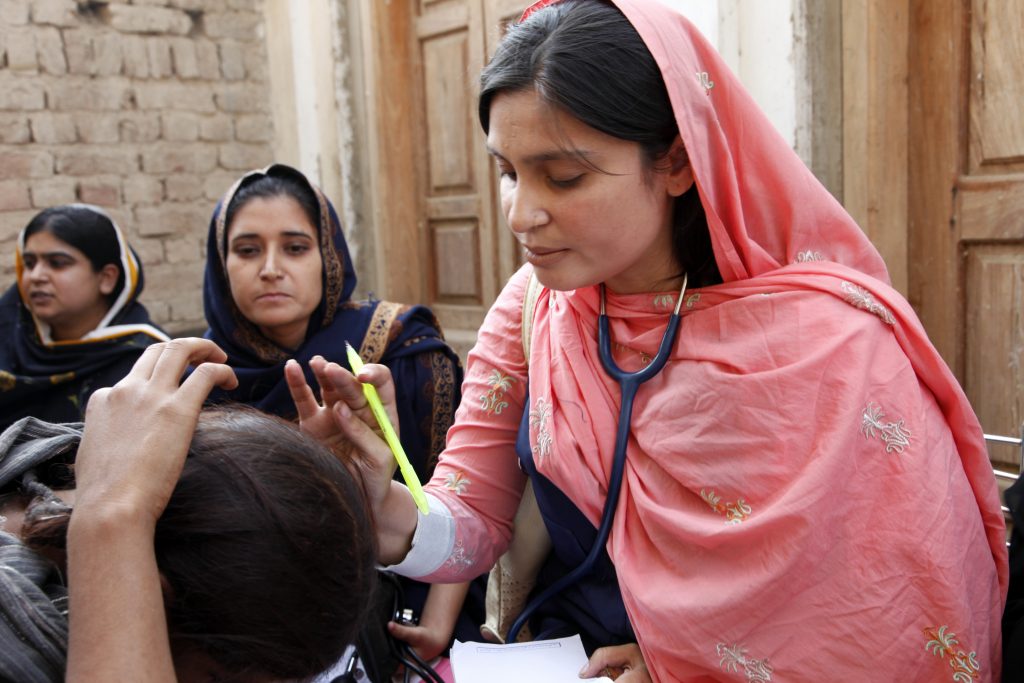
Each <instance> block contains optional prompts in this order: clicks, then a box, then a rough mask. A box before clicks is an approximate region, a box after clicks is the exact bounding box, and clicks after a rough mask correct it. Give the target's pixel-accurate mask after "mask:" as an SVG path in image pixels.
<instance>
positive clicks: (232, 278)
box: [227, 195, 323, 349]
mask: <svg viewBox="0 0 1024 683" xmlns="http://www.w3.org/2000/svg"><path fill="white" fill-rule="evenodd" d="M227 241H228V245H227V246H228V249H227V251H228V256H227V275H228V284H229V286H230V287H231V297H232V298H233V299H234V301H235V305H236V306H238V310H240V311H241V312H242V315H244V316H245V317H246V318H247V319H248V320H249V321H251V322H252V323H253V324H254V325H256V326H257V327H258V328H259V329H260V331H261V332H262V333H263V334H264V335H266V337H267V338H268V339H270V340H271V341H273V342H274V343H276V344H278V345H279V346H281V347H283V348H286V349H295V348H298V347H299V345H300V344H301V343H302V341H303V339H304V338H305V336H306V328H307V326H308V325H309V317H310V316H311V315H312V314H313V311H314V310H316V307H317V305H319V303H320V298H321V296H322V293H323V285H322V284H321V272H322V271H323V263H322V261H321V259H320V250H319V249H318V247H317V230H316V227H315V226H314V225H313V224H312V223H310V221H309V218H308V217H307V216H306V213H305V212H304V211H303V210H302V207H301V206H300V205H299V203H298V202H297V201H295V200H294V199H293V198H291V197H290V196H287V195H281V196H277V197H267V198H264V197H256V198H253V199H250V200H249V201H248V202H246V203H245V204H244V205H243V206H242V208H240V209H238V210H237V211H236V212H235V215H234V218H233V219H232V221H231V225H230V226H229V227H228V235H227Z"/></svg>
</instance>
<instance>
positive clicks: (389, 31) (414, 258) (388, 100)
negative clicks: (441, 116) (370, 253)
mask: <svg viewBox="0 0 1024 683" xmlns="http://www.w3.org/2000/svg"><path fill="white" fill-rule="evenodd" d="M368 5H369V8H368V14H367V17H366V19H365V21H364V24H363V26H364V35H367V36H372V37H373V40H372V41H371V45H370V47H369V48H368V50H367V53H368V59H367V62H368V65H369V69H370V71H369V77H368V79H367V80H368V81H371V82H372V83H373V89H372V98H371V102H370V104H369V105H368V128H369V131H368V132H369V136H368V138H369V140H370V144H369V148H370V150H369V171H368V176H369V178H370V179H371V180H372V183H373V184H372V187H371V192H372V195H373V202H372V206H373V225H374V229H375V231H376V237H377V248H376V249H375V253H374V262H375V264H376V271H377V273H378V283H379V286H380V291H378V292H377V294H378V295H379V296H382V297H387V298H389V299H392V300H395V301H405V302H421V301H425V300H426V297H425V296H424V294H425V292H426V274H425V272H424V264H425V263H426V261H427V258H428V256H427V250H426V246H425V241H426V240H425V239H424V237H423V234H424V232H425V230H426V227H425V225H423V223H422V221H421V218H420V215H421V206H422V201H421V200H420V199H419V198H420V197H421V196H422V191H421V190H420V189H419V188H420V187H421V183H422V177H423V173H422V172H421V170H420V168H419V165H418V164H419V162H418V160H417V157H416V153H417V149H418V145H419V144H420V142H419V141H420V140H422V139H423V135H422V133H421V123H420V121H419V119H418V117H417V116H416V115H415V112H416V111H417V108H416V107H414V106H412V103H413V102H416V101H418V99H419V93H420V91H419V89H418V83H419V77H418V73H419V63H418V53H417V52H416V50H414V46H415V43H414V41H413V17H412V16H410V14H411V10H412V6H411V3H409V2H386V3H385V2H373V3H368Z"/></svg>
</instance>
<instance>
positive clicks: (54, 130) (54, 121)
mask: <svg viewBox="0 0 1024 683" xmlns="http://www.w3.org/2000/svg"><path fill="white" fill-rule="evenodd" d="M29 122H30V127H31V129H32V140H33V141H35V142H38V143H40V144H43V145H63V144H67V143H69V142H75V141H76V140H78V134H77V133H76V131H75V120H74V116H73V115H71V114H54V113H51V112H41V113H39V114H33V115H32V116H31V118H30V119H29Z"/></svg>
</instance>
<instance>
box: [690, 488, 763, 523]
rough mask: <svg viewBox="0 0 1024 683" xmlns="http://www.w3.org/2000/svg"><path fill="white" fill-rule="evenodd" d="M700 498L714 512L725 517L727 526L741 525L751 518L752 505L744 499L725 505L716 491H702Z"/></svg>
mask: <svg viewBox="0 0 1024 683" xmlns="http://www.w3.org/2000/svg"><path fill="white" fill-rule="evenodd" d="M700 497H701V498H703V499H704V502H705V503H707V504H708V505H710V506H711V509H712V510H714V511H715V512H717V513H718V514H720V515H725V523H726V524H739V523H740V522H742V521H743V520H745V519H746V518H747V517H749V516H750V513H751V509H750V505H748V504H747V502H746V501H745V500H743V499H742V498H738V499H737V500H736V502H735V503H723V502H722V497H721V496H719V495H718V494H717V493H715V491H714V489H701V490H700Z"/></svg>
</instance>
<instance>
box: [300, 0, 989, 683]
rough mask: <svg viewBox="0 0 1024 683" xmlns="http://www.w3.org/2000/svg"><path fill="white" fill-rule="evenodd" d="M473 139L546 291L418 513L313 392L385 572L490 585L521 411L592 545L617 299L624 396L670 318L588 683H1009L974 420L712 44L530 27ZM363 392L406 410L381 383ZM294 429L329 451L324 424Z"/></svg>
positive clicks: (496, 340) (512, 332)
mask: <svg viewBox="0 0 1024 683" xmlns="http://www.w3.org/2000/svg"><path fill="white" fill-rule="evenodd" d="M480 116H481V122H482V124H483V128H484V130H485V131H486V132H487V144H488V148H489V150H490V151H491V153H492V155H493V157H494V159H495V160H496V163H497V165H498V167H499V169H500V171H501V175H502V178H501V196H502V205H503V209H504V212H505V216H506V218H507V221H508V224H509V227H510V228H511V229H512V231H513V233H514V234H515V236H516V237H517V239H518V240H519V241H520V242H521V243H522V244H523V246H524V248H525V252H526V256H527V260H528V261H529V263H530V265H527V266H524V267H523V269H522V270H520V271H519V273H517V274H516V275H515V276H514V277H513V278H512V279H511V280H510V282H509V283H508V285H507V286H506V287H505V289H504V291H503V292H502V294H501V295H500V297H499V299H498V301H497V302H496V303H495V305H494V307H493V308H492V310H491V312H490V313H489V315H488V317H487V319H486V321H485V323H484V326H483V328H482V329H481V330H480V335H479V341H478V343H477V345H476V347H475V348H474V350H473V351H472V352H471V353H470V357H469V365H468V372H467V376H466V381H465V384H464V386H463V401H462V405H461V407H460V409H459V411H458V414H457V416H456V423H455V426H454V427H453V428H452V429H451V431H450V432H449V435H448V447H447V449H446V451H445V452H444V454H443V455H442V457H441V460H440V463H439V464H438V466H437V469H436V472H435V474H434V478H433V480H432V481H431V483H430V485H429V486H428V487H427V493H428V500H429V504H430V510H431V512H430V514H429V515H423V514H419V513H417V512H416V509H415V506H414V504H413V501H412V499H411V497H410V495H409V493H408V491H407V490H406V489H404V487H402V486H401V485H399V484H397V483H389V482H390V479H389V476H390V470H391V467H390V465H391V463H390V460H389V458H390V456H389V454H388V452H387V450H386V449H382V448H381V447H380V446H379V442H378V441H377V440H376V439H375V437H373V436H372V434H371V432H370V430H369V429H367V427H366V424H365V423H364V420H365V419H366V410H365V409H363V406H364V405H365V401H363V400H362V398H361V393H359V392H357V391H356V387H357V385H355V384H354V383H353V382H352V378H351V376H348V377H346V376H344V373H343V372H341V371H340V369H337V368H332V369H331V373H332V374H330V375H329V377H328V376H327V375H324V376H323V377H322V378H321V379H322V381H330V382H333V383H334V385H335V388H336V390H337V391H339V392H341V395H343V396H345V397H346V400H347V402H348V403H347V405H345V404H342V403H341V402H339V404H338V405H337V406H336V408H335V410H334V412H333V415H334V417H335V419H336V420H337V423H338V424H339V425H340V428H341V430H342V431H344V432H346V433H347V434H348V435H350V436H351V437H352V438H354V439H356V440H357V441H360V442H361V443H362V444H363V445H364V449H365V454H366V455H367V456H368V457H366V458H364V459H363V460H362V461H361V465H362V467H363V468H364V470H365V477H366V479H367V482H368V488H369V492H370V493H369V495H370V499H371V503H372V504H373V505H374V508H375V514H376V518H377V521H378V525H379V528H378V533H379V540H380V543H381V548H380V556H381V559H382V560H383V561H388V562H398V561H400V564H399V565H398V566H397V568H396V569H397V571H400V572H403V573H407V574H409V575H412V576H416V577H421V578H424V579H426V580H428V581H464V580H466V579H467V578H470V577H473V576H476V575H478V574H479V573H481V572H482V571H486V570H487V569H488V568H489V567H490V566H491V565H492V564H493V563H494V562H495V560H496V558H497V557H498V556H499V555H500V554H501V553H502V552H503V551H504V550H505V548H506V546H507V545H508V542H509V538H510V535H511V531H512V521H513V516H514V514H515V511H516V508H517V505H518V503H519V499H520V496H521V495H522V492H523V487H524V482H525V480H526V476H525V475H524V474H523V472H522V470H521V469H520V463H519V459H518V458H517V457H516V453H515V440H516V435H517V431H518V427H519V424H520V420H521V418H522V416H523V415H524V412H525V414H526V415H527V416H528V423H529V447H530V448H529V451H530V453H529V455H530V456H531V457H532V463H533V466H534V467H535V468H536V470H537V472H539V473H540V474H541V475H543V477H544V478H546V479H547V480H549V481H550V482H551V483H552V484H553V485H554V486H555V487H557V489H559V490H560V491H561V492H562V493H564V494H565V496H566V497H567V498H568V499H569V501H571V503H572V504H573V505H574V506H575V507H576V508H578V509H579V511H580V512H582V514H583V515H584V516H585V517H586V519H587V520H589V523H590V524H591V525H593V526H594V527H597V525H598V523H599V520H600V518H601V514H602V508H603V506H604V503H605V499H606V497H607V495H608V490H609V471H610V469H611V465H612V459H613V453H612V451H613V444H614V440H615V430H616V421H617V418H618V414H619V404H620V398H621V391H620V387H619V385H618V384H617V383H616V382H615V381H613V380H612V379H611V378H610V377H609V375H608V374H607V373H606V372H605V370H604V369H603V367H602V363H601V360H600V356H599V352H598V333H597V329H598V314H599V311H600V309H601V308H602V303H601V301H602V296H605V297H606V300H607V303H606V307H607V315H608V318H609V320H610V337H611V340H612V349H613V353H614V359H615V361H616V362H617V363H618V365H619V366H620V367H622V368H623V369H625V370H627V371H635V370H639V369H640V368H642V367H644V365H645V364H646V363H648V362H649V361H650V359H651V358H652V357H654V356H655V355H656V353H657V351H658V346H659V344H660V342H661V339H662V333H663V330H664V329H665V326H666V323H667V321H668V318H669V313H670V312H671V311H672V310H673V308H674V307H675V306H676V303H677V301H680V300H681V304H682V306H681V314H682V320H681V325H680V329H679V334H678V337H677V338H676V340H675V343H674V345H673V346H672V349H671V355H670V358H669V360H668V362H667V364H666V365H665V367H664V369H663V370H662V372H661V373H660V374H658V375H657V376H656V377H655V378H654V379H652V380H651V381H649V382H648V383H646V384H644V385H643V386H642V387H641V388H640V390H639V393H638V395H637V397H636V402H635V406H634V409H633V414H632V421H631V429H630V436H629V441H628V447H627V450H626V452H627V458H626V461H625V472H624V477H623V481H622V485H621V496H620V498H619V501H618V505H617V510H616V514H615V517H614V521H613V523H612V526H611V532H610V536H609V538H608V541H607V545H606V550H607V553H608V556H609V557H610V559H611V561H612V563H613V564H614V569H615V572H616V574H617V580H618V586H619V589H620V590H621V596H622V601H623V603H624V605H625V611H626V613H627V614H628V617H629V621H630V623H631V624H632V627H633V629H634V631H635V634H636V640H637V643H638V645H639V649H638V650H637V649H636V646H631V647H626V648H616V649H612V650H601V651H599V652H598V653H597V654H595V655H594V656H593V657H592V659H591V664H590V666H589V668H588V670H586V671H584V672H582V673H584V674H586V675H594V674H596V673H597V671H598V670H600V669H601V668H602V667H604V666H614V667H615V668H617V669H618V670H623V669H625V670H626V671H625V673H623V674H622V676H621V680H632V681H637V680H646V675H647V674H649V676H650V677H651V678H652V679H653V680H655V681H707V680H728V681H825V680H833V681H860V680H873V681H916V680H922V681H925V680H926V681H943V680H950V681H955V682H958V683H963V682H966V681H973V680H982V681H992V680H998V677H999V671H998V668H999V656H998V654H999V647H1000V634H999V620H1000V614H1001V612H1002V607H1003V602H1004V599H1005V594H1006V580H1007V578H1006V577H1007V568H1006V552H1005V546H1004V526H1003V521H1002V517H1001V514H1000V508H999V502H998V496H997V491H996V486H995V483H994V480H993V477H992V474H991V469H990V466H989V463H988V460H987V456H986V452H985V448H984V445H983V441H982V434H981V429H980V428H979V425H978V422H977V419H976V418H975V416H974V414H973V412H972V411H971V408H970V406H969V405H968V403H967V400H966V398H965V397H964V394H963V392H962V391H961V389H960V387H959V386H958V385H957V383H956V381H955V379H954V378H953V376H952V375H951V373H950V371H949V370H948V368H947V367H946V365H945V364H944V363H943V361H942V359H941V358H940V357H939V355H938V354H937V353H936V351H935V349H934V348H933V347H932V345H931V344H930V343H929V341H928V339H927V336H926V335H925V332H924V330H923V328H922V326H921V324H920V322H919V321H918V319H917V317H916V316H915V315H914V312H913V311H912V310H911V308H910V306H909V305H908V304H907V302H906V301H905V300H904V299H903V298H902V297H901V296H900V295H899V294H898V293H897V292H896V291H894V290H893V289H892V288H891V287H890V286H889V284H888V276H887V273H886V270H885V266H884V264H883V262H882V259H881V258H880V256H879V254H878V252H877V251H876V250H875V249H874V247H872V245H871V244H870V243H869V242H868V240H867V239H866V238H865V236H864V234H863V233H862V232H861V230H860V229H859V228H858V227H857V225H856V224H855V223H854V222H853V220H852V219H851V218H850V217H849V216H848V215H847V213H846V212H845V211H844V210H843V208H842V207H841V206H840V205H839V204H838V203H837V202H836V201H835V200H834V199H833V198H832V197H831V196H830V195H829V194H828V192H827V191H826V190H825V189H824V188H823V187H822V186H821V185H820V184H819V183H818V182H817V181H816V180H815V178H814V177H813V176H812V175H811V173H810V172H809V171H808V169H807V168H806V167H805V166H804V165H803V164H802V163H801V162H800V160H799V159H798V158H797V156H796V155H795V154H794V153H793V151H792V150H791V149H790V148H789V146H788V145H787V144H786V143H785V142H784V141H783V139H782V138H781V137H780V136H779V135H777V134H776V133H775V131H774V130H773V128H772V126H771V124H770V123H769V122H768V121H767V119H766V118H765V117H764V115H763V114H762V113H761V112H760V111H759V110H758V108H757V106H756V105H755V104H754V103H753V101H752V100H751V98H750V96H749V95H748V94H747V93H746V92H745V91H744V90H743V88H742V87H741V86H740V84H739V82H738V80H737V79H736V77H735V76H734V75H733V74H732V73H730V72H729V70H728V68H727V67H726V66H725V64H724V63H723V61H722V59H721V58H720V57H719V55H718V54H717V53H716V52H715V50H714V49H713V48H712V47H711V46H710V45H709V44H708V43H707V42H706V41H705V39H704V38H703V37H702V36H701V35H700V34H699V33H698V31H697V30H696V29H695V28H694V27H693V26H692V25H691V24H690V23H689V22H688V21H687V20H686V19H685V18H683V17H682V16H679V15H678V14H676V13H675V12H674V11H673V10H670V9H668V8H666V7H664V6H662V5H661V4H659V3H658V2H655V1H654V0H615V2H614V5H613V4H612V3H609V2H603V1H601V0H562V1H555V2H551V0H546V1H545V2H540V3H537V5H536V6H534V7H532V8H530V9H529V10H527V12H526V14H524V17H523V20H522V21H521V22H520V23H519V24H517V25H515V26H512V27H511V28H510V29H509V32H508V34H507V36H506V37H505V39H504V40H503V42H502V45H501V46H500V47H499V49H498V51H497V53H496V55H495V57H494V58H493V60H492V62H491V64H490V65H488V67H487V68H486V69H485V71H484V74H483V77H482V94H481V99H480ZM533 277H535V278H536V279H537V280H538V281H539V283H540V284H541V285H542V287H541V290H540V296H539V298H538V299H537V302H536V305H535V307H534V308H533V313H532V324H529V323H528V325H527V329H529V331H530V340H529V341H530V343H529V358H527V357H526V354H525V353H524V346H525V345H524V343H523V340H522V339H521V331H522V329H523V325H522V317H523V311H524V306H523V301H524V296H525V292H526V290H527V288H528V282H529V281H530V279H531V278H533ZM687 281H688V285H689V287H688V288H687V285H686V284H685V283H686V282H687ZM602 292H604V295H602ZM527 308H529V307H527ZM360 378H361V379H363V380H365V381H372V382H374V383H375V384H378V385H379V386H380V387H381V389H382V391H383V392H384V393H385V397H387V395H388V393H389V386H388V383H387V379H386V373H385V372H384V371H383V368H379V367H373V366H371V367H370V368H368V369H366V370H364V371H363V372H362V373H361V375H360ZM527 392H528V393H527ZM527 395H528V396H529V399H528V401H529V403H528V405H527V404H526V400H527V399H526V397H527ZM300 415H302V416H303V417H304V418H305V423H306V425H307V427H309V428H311V429H314V428H316V427H317V425H320V428H321V429H323V430H324V431H325V433H326V432H328V431H329V430H330V428H329V427H328V426H327V420H328V418H329V417H330V416H331V411H330V410H329V408H321V407H317V406H315V405H314V404H313V403H312V399H311V398H307V400H306V402H305V406H304V407H303V408H301V409H300ZM369 456H373V457H369ZM640 653H642V657H641V656H640ZM645 669H646V670H645Z"/></svg>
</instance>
